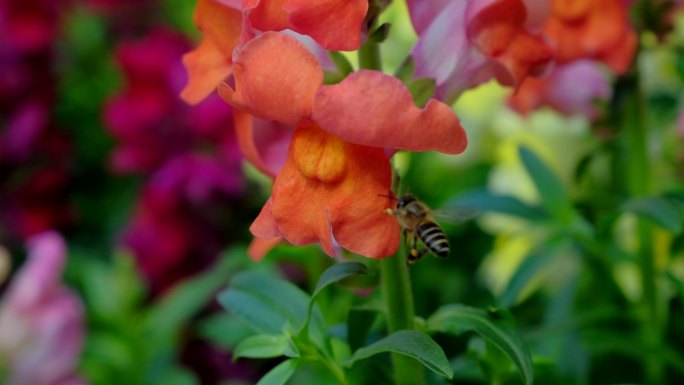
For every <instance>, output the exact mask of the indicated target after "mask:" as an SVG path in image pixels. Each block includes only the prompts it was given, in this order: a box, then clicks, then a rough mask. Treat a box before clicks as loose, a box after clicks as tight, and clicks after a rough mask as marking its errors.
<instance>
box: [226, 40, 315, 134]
mask: <svg viewBox="0 0 684 385" xmlns="http://www.w3.org/2000/svg"><path fill="white" fill-rule="evenodd" d="M233 70H234V74H235V90H233V89H232V88H230V87H228V86H227V85H226V86H222V87H220V88H219V95H221V97H222V98H223V99H224V100H225V101H227V102H228V103H230V104H232V105H233V106H235V107H237V108H242V109H244V110H247V111H249V112H250V113H251V114H252V115H254V116H257V117H260V118H263V119H268V120H278V121H280V122H283V123H287V124H290V125H292V126H297V125H299V124H300V123H302V122H306V121H308V119H309V117H310V116H311V108H312V106H313V100H314V96H315V94H316V90H318V88H319V87H320V86H321V84H323V70H322V69H321V66H320V64H319V63H318V61H317V60H316V57H315V56H314V55H313V54H312V53H311V52H310V51H309V50H307V49H306V47H304V45H302V44H301V43H300V42H298V41H297V40H296V39H295V38H293V37H290V36H287V35H284V34H281V33H277V32H266V33H264V34H263V35H261V36H258V37H256V38H254V39H252V40H250V41H249V42H248V43H247V44H245V45H244V46H243V47H242V49H240V51H239V53H238V55H237V57H235V61H234V63H233Z"/></svg>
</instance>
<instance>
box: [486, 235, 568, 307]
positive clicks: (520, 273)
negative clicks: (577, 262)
mask: <svg viewBox="0 0 684 385" xmlns="http://www.w3.org/2000/svg"><path fill="white" fill-rule="evenodd" d="M547 242H548V243H549V245H548V246H551V244H553V243H555V242H554V240H551V239H549V240H547ZM558 254H559V253H558V252H557V249H553V248H550V249H546V248H544V249H541V250H535V251H533V252H532V253H531V254H530V255H528V256H527V257H526V258H525V260H523V262H522V263H521V264H520V265H519V266H518V268H517V269H516V271H515V273H513V277H511V280H510V281H509V282H508V286H506V290H504V292H503V293H502V294H501V297H500V298H499V306H501V307H504V308H508V307H511V306H513V305H514V304H515V303H516V301H517V299H518V297H519V296H520V294H521V293H522V292H523V290H524V289H525V288H526V287H527V284H528V283H529V282H530V281H531V280H532V279H533V278H534V277H536V276H538V274H539V272H540V271H542V270H543V269H544V268H546V267H547V266H548V265H549V264H551V263H552V262H553V261H555V259H556V258H555V257H556V256H557V255H558Z"/></svg>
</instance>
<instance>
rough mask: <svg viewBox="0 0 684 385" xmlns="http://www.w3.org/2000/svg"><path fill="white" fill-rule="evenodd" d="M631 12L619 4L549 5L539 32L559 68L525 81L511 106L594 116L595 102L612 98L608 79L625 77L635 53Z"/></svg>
mask: <svg viewBox="0 0 684 385" xmlns="http://www.w3.org/2000/svg"><path fill="white" fill-rule="evenodd" d="M627 7H628V4H627V2H625V1H621V0H578V1H567V0H552V1H550V6H547V8H548V10H546V11H545V12H544V14H545V16H544V17H542V22H541V23H540V27H539V28H540V31H541V33H543V34H544V36H546V38H547V39H548V41H549V42H550V44H551V45H552V46H553V48H554V52H555V53H554V61H555V66H554V67H553V69H552V70H551V71H550V72H549V74H548V75H547V76H546V77H544V78H538V79H535V78H529V79H527V80H526V81H525V82H524V83H523V84H522V85H521V87H520V88H519V89H518V90H517V93H516V94H515V95H514V96H513V97H512V99H511V104H512V106H513V107H515V108H516V109H517V110H518V111H521V112H523V113H526V112H528V111H530V110H532V109H534V108H537V107H540V106H543V105H547V106H550V107H552V108H554V109H556V110H558V111H559V112H561V113H564V114H567V115H570V114H582V115H584V116H588V117H590V118H593V117H595V116H596V113H597V111H596V109H595V107H594V106H593V105H592V102H593V101H594V100H597V99H599V100H606V99H608V98H610V96H611V87H610V85H609V75H610V74H611V73H613V74H618V75H621V74H624V73H625V72H626V71H627V70H628V69H629V67H630V65H631V63H632V61H633V57H634V53H635V51H636V45H637V35H636V32H635V31H634V29H633V28H632V26H631V25H630V22H629V19H628V12H627Z"/></svg>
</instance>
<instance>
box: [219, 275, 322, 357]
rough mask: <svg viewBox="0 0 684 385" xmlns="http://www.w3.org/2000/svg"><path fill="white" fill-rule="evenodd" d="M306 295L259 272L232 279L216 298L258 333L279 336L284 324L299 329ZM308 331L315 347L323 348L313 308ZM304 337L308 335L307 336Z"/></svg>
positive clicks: (306, 304) (317, 315)
mask: <svg viewBox="0 0 684 385" xmlns="http://www.w3.org/2000/svg"><path fill="white" fill-rule="evenodd" d="M310 300H311V299H310V298H309V296H308V295H307V294H306V293H304V292H303V291H302V290H300V289H299V288H298V287H296V286H294V285H293V284H291V283H289V282H287V281H284V280H282V279H279V278H276V277H272V276H270V275H267V274H264V273H259V272H252V271H248V272H244V273H240V274H238V275H236V276H235V278H234V279H233V280H232V281H231V283H230V287H229V288H228V289H226V290H224V291H222V292H221V293H219V295H218V301H219V303H220V304H221V305H222V306H223V307H225V308H226V309H227V310H228V311H230V312H231V313H232V314H235V315H236V316H238V317H240V318H242V319H243V320H245V321H246V322H247V323H248V324H249V325H250V326H251V327H252V328H254V330H255V331H257V332H259V333H262V334H271V335H276V334H281V333H283V330H284V328H285V326H286V325H290V326H291V327H292V328H293V329H294V330H297V329H300V328H302V326H303V325H304V324H305V320H306V319H307V312H308V308H309V303H310ZM311 325H312V327H310V328H309V332H310V333H311V338H312V339H313V340H314V342H315V343H316V344H317V346H319V347H322V346H324V343H323V341H324V340H325V335H326V334H325V322H324V321H323V316H322V314H321V312H320V310H319V309H318V307H316V306H314V307H313V311H312V313H311ZM307 338H308V335H307Z"/></svg>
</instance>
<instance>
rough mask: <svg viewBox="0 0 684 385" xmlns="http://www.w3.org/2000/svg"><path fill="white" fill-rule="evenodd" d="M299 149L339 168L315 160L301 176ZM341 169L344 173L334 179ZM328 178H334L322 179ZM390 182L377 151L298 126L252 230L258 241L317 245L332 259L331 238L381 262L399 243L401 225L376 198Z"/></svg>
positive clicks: (303, 156)
mask: <svg viewBox="0 0 684 385" xmlns="http://www.w3.org/2000/svg"><path fill="white" fill-rule="evenodd" d="M297 147H299V148H300V149H299V150H298V149H297ZM317 147H318V148H317ZM302 149H306V150H311V151H313V152H314V153H316V154H320V156H325V157H330V156H332V157H333V158H335V162H334V163H341V166H340V165H338V164H332V162H328V161H325V160H322V159H321V158H320V157H318V156H317V157H315V158H317V159H314V160H316V162H315V164H314V167H313V168H312V170H313V171H312V170H311V169H305V170H304V171H302V163H303V162H305V161H306V160H307V159H309V155H307V154H306V153H305V152H303V151H302ZM297 158H301V159H297ZM331 169H332V170H333V171H330V170H331ZM340 169H343V170H344V172H343V173H341V174H338V173H337V171H336V170H340ZM329 173H330V174H333V175H334V178H332V179H330V178H326V175H327V174H329ZM321 176H323V178H321ZM391 183H392V172H391V168H390V164H389V160H388V158H387V156H386V155H385V153H384V151H383V150H382V149H381V148H373V147H367V146H361V145H356V144H352V143H348V142H345V141H343V140H342V139H340V138H337V137H335V136H333V135H331V134H329V133H327V132H325V131H324V130H321V129H320V128H318V127H317V126H315V125H313V126H303V127H299V128H298V129H297V130H296V131H295V133H294V136H293V138H292V145H291V146H290V151H289V152H288V158H287V160H286V162H285V165H284V166H283V169H282V170H281V171H280V173H279V174H278V176H277V177H276V179H275V183H274V185H273V195H272V197H271V199H270V200H269V202H267V204H266V205H265V206H264V208H263V209H262V211H261V213H260V214H259V216H258V217H257V219H256V220H255V221H254V223H253V224H252V226H251V227H250V230H251V231H252V234H254V235H255V236H256V237H260V238H266V239H270V238H273V237H275V236H282V237H283V238H284V239H285V240H287V241H288V242H290V243H292V244H294V245H305V244H310V243H315V242H320V243H321V246H322V248H323V250H324V251H325V252H326V253H327V254H328V255H331V256H332V255H334V254H335V250H334V246H333V238H334V240H335V241H337V243H339V245H340V246H342V247H343V248H345V249H347V250H349V251H352V252H354V253H357V254H361V255H364V256H367V257H370V258H383V257H386V256H389V255H392V254H393V253H394V252H395V251H396V249H397V248H398V246H399V238H400V231H399V230H400V229H399V224H398V223H397V221H396V220H395V219H394V218H393V217H392V216H389V215H387V214H385V213H384V210H385V209H387V208H389V206H391V202H390V201H389V200H388V199H387V198H384V197H383V196H381V195H380V194H384V193H386V192H387V191H388V190H389V189H390V187H391Z"/></svg>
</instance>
